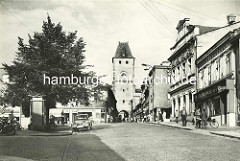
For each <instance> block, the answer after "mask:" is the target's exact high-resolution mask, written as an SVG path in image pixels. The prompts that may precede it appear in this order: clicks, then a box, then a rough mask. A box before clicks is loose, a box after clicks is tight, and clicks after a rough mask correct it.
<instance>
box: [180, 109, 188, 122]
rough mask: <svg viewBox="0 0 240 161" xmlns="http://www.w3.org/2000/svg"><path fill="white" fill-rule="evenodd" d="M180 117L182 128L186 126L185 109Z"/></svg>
mask: <svg viewBox="0 0 240 161" xmlns="http://www.w3.org/2000/svg"><path fill="white" fill-rule="evenodd" d="M181 117H182V126H186V124H187V111H186V109H185V107H183V109H182V110H181Z"/></svg>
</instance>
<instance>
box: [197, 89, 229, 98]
mask: <svg viewBox="0 0 240 161" xmlns="http://www.w3.org/2000/svg"><path fill="white" fill-rule="evenodd" d="M224 90H226V86H214V87H211V88H209V89H206V90H204V91H201V92H199V93H197V95H196V99H203V98H205V97H209V96H212V95H215V94H217V93H220V92H222V91H224Z"/></svg>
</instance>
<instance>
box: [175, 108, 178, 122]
mask: <svg viewBox="0 0 240 161" xmlns="http://www.w3.org/2000/svg"><path fill="white" fill-rule="evenodd" d="M175 116H176V123H177V124H178V117H179V112H178V110H176V112H175Z"/></svg>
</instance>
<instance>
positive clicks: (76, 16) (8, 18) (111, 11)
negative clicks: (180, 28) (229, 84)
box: [0, 0, 240, 82]
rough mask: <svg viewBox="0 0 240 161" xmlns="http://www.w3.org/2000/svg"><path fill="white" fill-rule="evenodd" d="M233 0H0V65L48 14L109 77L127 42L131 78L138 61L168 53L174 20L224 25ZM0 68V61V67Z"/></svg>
mask: <svg viewBox="0 0 240 161" xmlns="http://www.w3.org/2000/svg"><path fill="white" fill-rule="evenodd" d="M239 8H240V1H238V0H67V1H63V0H62V1H60V0H8V1H5V0H0V20H1V21H0V33H1V39H0V64H2V63H7V64H11V62H12V61H13V60H14V57H15V52H16V51H17V47H18V44H17V41H18V37H21V38H23V39H24V42H26V43H27V41H28V34H30V35H33V34H34V32H41V27H42V23H43V21H46V20H47V13H48V14H49V15H50V17H51V19H52V21H53V22H54V23H55V24H57V23H59V22H60V23H61V25H62V26H63V30H64V31H66V32H67V33H68V32H74V31H78V34H77V36H78V38H80V37H83V39H84V41H85V42H86V43H87V46H86V53H85V56H86V61H85V62H84V63H85V64H86V65H94V67H91V68H90V69H89V70H93V71H95V72H96V73H97V75H107V76H106V77H105V78H106V81H107V82H111V80H112V57H113V56H114V54H115V51H116V48H117V45H118V42H119V41H120V42H129V46H130V48H131V51H132V54H133V56H134V57H135V58H136V62H135V76H136V77H143V76H145V75H147V73H148V72H149V71H145V70H144V67H143V66H142V65H141V64H142V63H145V64H149V65H157V64H160V63H161V62H162V61H165V60H167V59H168V57H169V56H170V55H171V54H172V52H171V50H170V48H171V47H172V46H173V45H174V43H175V41H176V37H177V31H176V26H177V23H178V21H179V20H181V19H183V18H190V22H189V23H191V24H193V25H205V26H224V25H226V24H227V20H226V16H227V15H228V14H231V13H240V11H239ZM0 67H1V65H0Z"/></svg>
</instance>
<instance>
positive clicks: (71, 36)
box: [3, 16, 94, 118]
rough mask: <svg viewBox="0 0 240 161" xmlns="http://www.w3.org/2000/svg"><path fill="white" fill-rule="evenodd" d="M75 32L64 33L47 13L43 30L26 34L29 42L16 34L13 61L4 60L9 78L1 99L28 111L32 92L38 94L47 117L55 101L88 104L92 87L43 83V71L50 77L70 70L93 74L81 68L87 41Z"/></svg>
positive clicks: (84, 74)
mask: <svg viewBox="0 0 240 161" xmlns="http://www.w3.org/2000/svg"><path fill="white" fill-rule="evenodd" d="M76 34H77V32H76V31H75V32H70V33H68V34H66V33H65V32H64V31H63V29H62V26H61V25H60V23H58V24H54V23H53V22H52V21H51V18H50V17H49V16H48V17H47V22H45V21H44V22H43V25H42V32H40V33H37V32H35V33H34V35H33V37H31V36H30V35H29V40H28V43H24V42H23V39H22V38H20V37H19V38H18V52H17V53H16V58H15V59H14V61H13V64H12V65H7V64H3V67H4V69H5V71H7V73H8V75H9V80H10V83H9V84H7V90H6V93H5V96H4V100H5V101H6V102H7V103H10V104H11V105H13V106H15V105H21V106H23V113H24V114H25V115H29V105H30V99H31V96H36V95H41V96H43V97H44V99H45V101H46V107H47V118H48V115H49V108H54V107H55V105H56V102H60V103H62V104H64V105H66V104H67V103H69V102H70V101H76V102H78V103H81V104H88V101H89V100H88V98H89V96H90V95H91V88H88V87H86V86H85V85H80V84H76V85H74V84H61V85H54V84H53V83H50V84H49V83H48V82H47V81H45V84H44V74H45V76H48V77H49V78H53V77H54V76H55V77H61V76H65V77H67V76H68V77H70V76H71V74H73V75H74V76H77V77H81V78H83V77H90V76H94V73H93V72H84V69H85V68H86V66H84V65H83V62H84V60H85V56H84V52H85V45H86V43H85V42H84V41H83V38H80V39H78V40H77V36H76ZM45 80H46V79H45Z"/></svg>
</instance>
